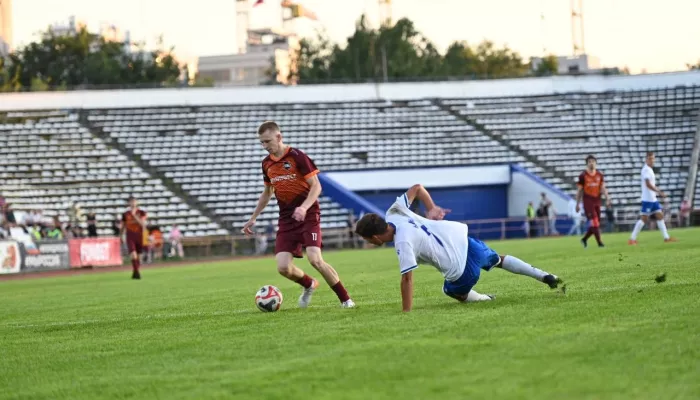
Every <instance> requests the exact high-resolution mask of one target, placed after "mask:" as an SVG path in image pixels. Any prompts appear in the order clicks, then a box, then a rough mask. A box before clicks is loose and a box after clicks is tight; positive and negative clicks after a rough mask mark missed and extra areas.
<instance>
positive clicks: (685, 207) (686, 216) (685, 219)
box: [678, 197, 690, 227]
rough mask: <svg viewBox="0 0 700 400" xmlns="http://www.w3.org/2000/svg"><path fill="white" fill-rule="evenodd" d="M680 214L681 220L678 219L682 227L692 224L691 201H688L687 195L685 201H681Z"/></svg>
mask: <svg viewBox="0 0 700 400" xmlns="http://www.w3.org/2000/svg"><path fill="white" fill-rule="evenodd" d="M678 216H679V217H680V218H679V219H680V221H678V223H679V225H680V226H681V227H683V226H685V227H688V226H690V202H689V201H688V198H687V197H684V198H683V201H682V202H681V210H680V213H679V214H678Z"/></svg>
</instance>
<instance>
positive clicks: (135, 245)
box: [126, 234, 143, 254]
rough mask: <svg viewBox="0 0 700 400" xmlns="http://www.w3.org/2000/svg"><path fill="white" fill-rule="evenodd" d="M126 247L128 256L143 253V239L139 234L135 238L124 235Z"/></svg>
mask: <svg viewBox="0 0 700 400" xmlns="http://www.w3.org/2000/svg"><path fill="white" fill-rule="evenodd" d="M126 247H127V248H128V249H129V254H131V253H133V252H136V254H142V253H143V237H142V236H141V234H139V235H138V237H137V236H129V235H126Z"/></svg>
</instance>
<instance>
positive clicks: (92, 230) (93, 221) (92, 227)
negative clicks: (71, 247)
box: [87, 210, 97, 238]
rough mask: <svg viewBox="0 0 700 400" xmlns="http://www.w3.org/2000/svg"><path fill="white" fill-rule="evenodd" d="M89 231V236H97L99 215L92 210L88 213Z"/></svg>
mask: <svg viewBox="0 0 700 400" xmlns="http://www.w3.org/2000/svg"><path fill="white" fill-rule="evenodd" d="M87 231H88V237H91V238H95V237H97V216H96V215H95V211H92V210H90V211H89V212H88V214H87Z"/></svg>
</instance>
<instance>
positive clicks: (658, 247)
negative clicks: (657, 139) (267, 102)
mask: <svg viewBox="0 0 700 400" xmlns="http://www.w3.org/2000/svg"><path fill="white" fill-rule="evenodd" d="M672 233H673V234H674V235H675V236H676V237H678V238H679V239H680V241H679V242H677V243H667V244H665V243H663V242H662V240H661V236H660V235H659V233H658V232H645V233H643V234H642V235H641V237H640V245H639V246H637V247H629V246H627V244H626V241H627V236H626V235H622V234H620V235H606V236H604V239H605V240H606V241H607V246H608V247H606V248H604V249H599V248H597V247H590V248H588V249H586V250H584V249H583V248H581V246H580V244H579V243H578V239H577V238H556V239H543V240H532V241H506V242H494V243H491V245H492V247H493V248H494V249H496V250H497V251H498V252H499V253H502V254H503V253H507V254H513V255H516V256H518V257H520V258H522V259H524V260H526V261H529V262H531V263H533V264H534V265H536V266H538V267H541V268H542V269H545V270H547V271H550V272H552V273H556V274H558V275H560V276H561V277H562V278H564V279H565V281H566V282H567V293H566V295H562V294H561V293H559V292H557V291H552V290H550V289H548V288H547V287H545V286H544V285H543V284H541V283H538V282H536V281H534V280H532V279H530V278H527V277H524V276H517V275H512V274H509V273H507V272H505V271H502V270H494V271H491V272H488V273H482V276H481V280H480V282H479V284H478V285H477V286H476V289H477V290H478V291H480V292H481V293H493V294H496V295H497V296H498V297H497V299H496V301H493V302H489V303H480V304H459V303H457V302H455V301H454V300H452V299H450V298H448V297H446V296H445V295H443V294H442V290H441V277H440V275H439V273H438V272H437V271H435V270H434V269H433V268H432V267H429V266H422V267H421V268H419V269H418V270H416V272H415V276H414V281H415V291H416V293H415V295H416V299H415V310H414V312H412V313H409V314H404V313H402V312H401V311H400V294H399V273H398V267H397V263H396V257H395V255H394V253H393V251H391V250H390V249H377V250H366V251H355V252H333V253H331V252H329V253H327V254H326V259H327V260H328V261H329V262H330V263H331V264H332V265H334V266H335V267H336V268H337V270H338V271H339V273H340V276H341V278H342V279H343V282H344V283H345V286H346V287H347V288H348V290H349V291H350V294H351V295H352V296H353V298H354V300H355V301H356V302H357V304H358V308H357V309H354V310H344V309H340V308H339V304H338V301H337V299H336V297H335V295H334V294H333V292H332V291H331V290H330V289H329V288H328V287H327V286H325V285H322V286H321V287H320V289H319V290H318V291H317V293H316V295H315V296H314V299H313V302H312V305H311V307H310V308H309V309H306V310H301V309H298V308H297V306H296V302H297V298H298V295H299V293H300V289H299V287H297V286H296V285H295V284H293V283H290V282H288V281H285V280H284V279H283V278H281V277H280V276H279V275H277V273H276V271H275V267H274V262H273V260H272V259H260V260H248V261H240V262H225V263H218V264H217V263H211V264H203V265H192V266H187V267H175V268H160V269H145V270H144V271H143V273H142V274H143V277H144V279H143V280H141V281H132V280H130V279H129V273H128V272H123V271H122V272H109V273H102V274H85V275H77V276H66V277H52V278H45V279H30V280H13V281H4V282H0V398H2V399H102V398H104V399H127V398H129V399H140V398H144V399H147V398H161V399H212V398H214V399H216V398H218V399H231V398H241V399H250V398H257V399H285V400H286V399H334V400H337V399H429V398H452V399H456V398H495V399H546V398H558V399H612V398H615V399H698V398H700V295H699V292H700V290H699V289H700V284H699V281H700V263H699V261H700V230H676V231H675V232H672ZM299 266H301V267H302V268H304V269H305V270H306V271H307V272H309V273H310V274H312V275H313V276H315V277H318V274H317V273H315V271H312V269H311V268H310V266H309V265H308V264H307V263H306V261H301V262H300V263H299ZM661 273H666V278H667V279H666V281H665V282H662V283H657V282H656V281H655V277H656V276H657V275H659V274H661ZM264 284H272V285H276V286H278V287H279V288H280V289H281V290H282V292H283V294H284V296H285V301H284V304H283V306H282V310H280V311H279V312H277V313H272V314H268V313H261V312H259V311H258V310H257V309H256V307H255V305H254V302H253V297H254V294H255V292H256V291H257V289H258V288H259V287H260V286H262V285H264ZM477 396H478V397H477Z"/></svg>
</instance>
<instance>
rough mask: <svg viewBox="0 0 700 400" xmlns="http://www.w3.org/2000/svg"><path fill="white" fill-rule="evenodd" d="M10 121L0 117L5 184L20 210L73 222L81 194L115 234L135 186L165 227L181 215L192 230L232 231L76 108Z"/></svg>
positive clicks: (13, 116) (102, 226)
mask: <svg viewBox="0 0 700 400" xmlns="http://www.w3.org/2000/svg"><path fill="white" fill-rule="evenodd" d="M5 121H10V122H4V123H1V124H0V155H1V156H0V179H2V184H1V185H0V190H1V191H2V194H3V195H4V196H5V197H6V200H7V201H8V202H9V203H13V205H14V209H15V210H18V211H29V210H34V209H40V210H42V211H43V215H44V217H53V216H59V219H60V220H61V221H62V222H67V221H68V216H67V209H68V208H69V206H71V204H72V203H73V202H78V203H79V204H80V205H81V206H82V209H83V211H84V212H85V213H87V211H88V210H93V211H95V212H96V216H97V219H98V233H100V234H111V229H110V227H111V221H112V220H113V219H114V218H115V217H116V215H117V214H118V213H121V212H123V211H124V210H125V208H126V200H127V197H128V196H129V195H130V194H133V195H134V196H136V197H137V198H138V199H139V200H140V203H141V205H142V207H143V208H144V209H146V210H147V211H148V212H149V214H150V216H151V222H152V223H155V224H159V225H161V226H162V227H163V229H164V230H165V231H168V230H169V228H170V226H171V224H173V223H176V224H179V225H180V226H181V229H182V230H183V231H184V232H186V233H187V234H188V235H190V236H196V235H201V236H204V235H212V234H225V233H226V231H225V230H223V229H221V227H220V226H218V225H217V224H216V223H213V222H212V221H211V220H210V219H209V218H207V217H205V216H203V215H201V213H199V212H198V211H196V210H193V209H191V208H190V207H189V206H188V205H187V204H186V203H185V202H183V201H182V200H181V199H180V198H178V197H177V196H175V195H173V193H171V192H170V191H169V190H167V189H166V188H165V187H164V186H163V184H162V182H161V180H160V179H158V178H157V177H152V176H150V175H149V174H148V173H146V172H144V171H143V170H142V169H141V168H139V167H138V166H137V165H136V164H135V163H134V162H133V161H132V160H130V159H129V158H128V157H127V156H126V155H124V154H122V153H121V152H120V151H119V150H117V149H114V148H109V147H108V146H107V145H105V143H104V142H103V141H102V140H101V139H99V138H96V137H94V136H93V135H92V134H91V133H90V132H89V130H88V129H87V128H85V127H84V126H82V125H81V124H80V122H79V118H78V115H77V114H75V113H66V112H38V113H37V112H32V113H23V112H15V113H9V114H8V115H7V116H6V118H5Z"/></svg>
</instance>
